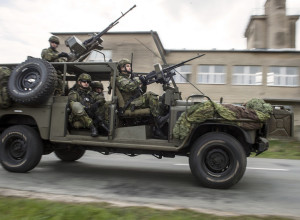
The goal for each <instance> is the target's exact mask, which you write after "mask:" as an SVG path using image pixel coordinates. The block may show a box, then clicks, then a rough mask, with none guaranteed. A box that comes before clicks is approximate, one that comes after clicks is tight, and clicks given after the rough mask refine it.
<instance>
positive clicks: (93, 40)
mask: <svg viewBox="0 0 300 220" xmlns="http://www.w3.org/2000/svg"><path fill="white" fill-rule="evenodd" d="M135 7H136V5H134V6H132V7H131V8H130V9H129V10H128V11H126V12H125V13H122V15H121V16H120V17H119V18H118V19H116V20H115V21H113V22H112V23H111V24H110V25H108V26H107V27H106V28H105V29H104V30H103V31H101V32H100V33H98V34H95V35H94V36H92V37H90V38H89V39H87V40H85V41H84V42H83V43H82V42H81V41H80V40H79V39H78V38H76V37H75V36H72V37H69V38H68V39H67V40H66V41H65V44H66V46H67V47H69V48H70V50H71V54H69V61H74V60H76V59H78V58H80V57H81V56H82V55H85V54H87V53H88V52H90V51H92V50H93V49H100V50H102V49H103V47H102V45H101V43H102V42H103V40H102V39H101V37H102V36H103V35H104V34H106V33H107V32H108V31H109V30H110V29H111V28H113V27H114V26H115V25H117V24H118V23H119V20H120V19H121V18H122V17H124V16H125V15H126V14H127V13H128V12H129V11H131V10H132V9H134V8H135Z"/></svg>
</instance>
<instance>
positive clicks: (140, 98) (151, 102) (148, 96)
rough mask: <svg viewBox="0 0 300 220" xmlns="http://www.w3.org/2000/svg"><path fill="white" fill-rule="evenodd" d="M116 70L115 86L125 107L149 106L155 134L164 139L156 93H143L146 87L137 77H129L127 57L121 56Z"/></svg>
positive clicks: (129, 64) (129, 66)
mask: <svg viewBox="0 0 300 220" xmlns="http://www.w3.org/2000/svg"><path fill="white" fill-rule="evenodd" d="M118 70H119V72H120V75H119V76H118V77H117V79H116V86H117V87H118V89H119V90H120V92H121V94H122V96H123V99H124V102H125V108H126V109H127V108H128V109H131V110H133V111H134V109H139V108H150V112H151V115H152V116H153V118H154V123H155V127H156V129H155V136H157V137H159V138H164V139H165V138H166V137H165V135H164V134H163V132H162V131H161V129H160V127H161V126H160V121H161V120H160V118H161V117H160V115H161V112H162V110H161V109H162V107H161V106H160V104H159V100H158V95H156V94H154V93H152V92H147V93H145V91H146V89H147V87H146V86H145V85H143V84H142V82H141V81H140V80H139V79H138V78H131V77H130V74H132V70H131V62H130V61H129V60H128V59H124V58H123V59H122V60H120V61H119V63H118ZM142 93H144V94H142ZM126 109H124V111H125V110H126Z"/></svg>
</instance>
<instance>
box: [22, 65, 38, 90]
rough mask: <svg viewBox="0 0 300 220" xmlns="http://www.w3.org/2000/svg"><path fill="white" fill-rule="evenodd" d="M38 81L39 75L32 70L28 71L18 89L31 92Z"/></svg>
mask: <svg viewBox="0 0 300 220" xmlns="http://www.w3.org/2000/svg"><path fill="white" fill-rule="evenodd" d="M39 81H40V75H39V73H38V72H37V71H35V70H34V69H28V70H27V71H26V72H25V74H24V75H23V77H22V80H21V81H20V87H21V89H22V90H25V91H31V90H33V89H34V88H35V87H36V86H37V84H38V83H39Z"/></svg>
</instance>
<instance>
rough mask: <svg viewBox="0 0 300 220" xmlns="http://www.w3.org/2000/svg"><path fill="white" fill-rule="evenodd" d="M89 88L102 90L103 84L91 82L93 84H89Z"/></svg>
mask: <svg viewBox="0 0 300 220" xmlns="http://www.w3.org/2000/svg"><path fill="white" fill-rule="evenodd" d="M91 87H92V88H93V89H95V88H99V89H102V90H103V84H102V83H101V82H99V81H93V82H91Z"/></svg>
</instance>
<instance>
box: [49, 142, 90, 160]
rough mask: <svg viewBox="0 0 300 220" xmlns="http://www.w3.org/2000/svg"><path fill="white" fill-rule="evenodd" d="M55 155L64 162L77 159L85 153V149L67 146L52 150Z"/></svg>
mask: <svg viewBox="0 0 300 220" xmlns="http://www.w3.org/2000/svg"><path fill="white" fill-rule="evenodd" d="M54 153H55V155H56V156H57V157H58V158H59V159H61V160H62V161H65V162H73V161H76V160H79V159H80V158H81V157H82V156H83V155H84V153H85V149H84V148H83V147H80V146H67V147H66V148H60V149H55V150H54Z"/></svg>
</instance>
